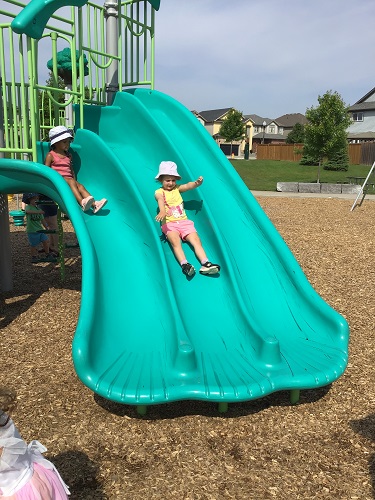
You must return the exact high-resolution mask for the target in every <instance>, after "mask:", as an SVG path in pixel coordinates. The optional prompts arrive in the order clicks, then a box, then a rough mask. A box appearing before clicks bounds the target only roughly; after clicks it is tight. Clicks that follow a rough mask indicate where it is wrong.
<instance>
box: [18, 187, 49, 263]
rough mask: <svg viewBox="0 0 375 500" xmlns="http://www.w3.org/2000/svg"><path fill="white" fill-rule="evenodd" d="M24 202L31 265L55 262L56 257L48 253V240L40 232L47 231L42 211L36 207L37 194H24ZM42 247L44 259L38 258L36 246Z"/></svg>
mask: <svg viewBox="0 0 375 500" xmlns="http://www.w3.org/2000/svg"><path fill="white" fill-rule="evenodd" d="M23 199H24V200H25V203H26V207H25V214H26V233H27V237H28V240H29V243H30V251H31V262H32V263H33V264H35V263H37V262H41V261H47V262H56V257H55V256H54V255H53V254H52V253H50V251H49V238H48V236H47V235H46V234H45V233H43V232H40V231H43V228H44V229H49V227H48V225H47V223H46V221H45V220H44V211H43V210H41V209H40V208H38V207H37V206H36V204H37V202H38V201H39V194H38V193H25V194H24V196H23ZM40 243H41V244H42V245H43V249H44V252H45V254H46V257H45V258H44V259H39V258H38V245H39V244H40Z"/></svg>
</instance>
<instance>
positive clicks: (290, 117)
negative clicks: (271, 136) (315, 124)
mask: <svg viewBox="0 0 375 500" xmlns="http://www.w3.org/2000/svg"><path fill="white" fill-rule="evenodd" d="M275 122H277V123H279V124H280V126H281V127H282V134H283V135H285V136H287V135H288V134H289V132H291V131H292V130H293V127H294V126H295V125H297V123H300V124H301V125H306V123H307V118H306V116H305V115H303V114H302V113H289V114H287V115H282V116H279V118H276V119H275Z"/></svg>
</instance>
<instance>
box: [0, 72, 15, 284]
mask: <svg viewBox="0 0 375 500" xmlns="http://www.w3.org/2000/svg"><path fill="white" fill-rule="evenodd" d="M1 83H2V81H1V77H0V86H1ZM0 147H1V148H5V139H4V112H3V98H2V92H0ZM0 158H4V153H3V152H1V151H0ZM12 289H13V273H12V254H11V248H10V229H9V207H8V197H7V195H6V194H0V290H1V291H2V292H8V291H10V290H12Z"/></svg>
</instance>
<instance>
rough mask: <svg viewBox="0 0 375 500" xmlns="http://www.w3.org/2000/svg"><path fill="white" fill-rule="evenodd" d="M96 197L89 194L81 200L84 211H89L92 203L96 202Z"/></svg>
mask: <svg viewBox="0 0 375 500" xmlns="http://www.w3.org/2000/svg"><path fill="white" fill-rule="evenodd" d="M94 201H95V200H94V197H93V196H88V197H87V198H83V200H82V202H81V206H82V210H83V211H84V212H88V211H89V210H90V208H91V206H92V204H93V203H94Z"/></svg>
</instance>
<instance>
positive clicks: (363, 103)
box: [347, 88, 375, 143]
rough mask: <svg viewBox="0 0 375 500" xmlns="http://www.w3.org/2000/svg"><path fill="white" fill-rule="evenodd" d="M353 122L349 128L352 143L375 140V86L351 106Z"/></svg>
mask: <svg viewBox="0 0 375 500" xmlns="http://www.w3.org/2000/svg"><path fill="white" fill-rule="evenodd" d="M349 113H350V114H351V118H352V120H353V123H352V124H351V125H350V127H349V128H348V129H347V133H348V140H349V142H351V143H356V142H369V141H375V88H373V89H372V90H370V92H368V93H367V94H366V95H364V96H363V97H362V98H361V99H359V101H357V102H356V103H355V104H353V105H352V106H349Z"/></svg>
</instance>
